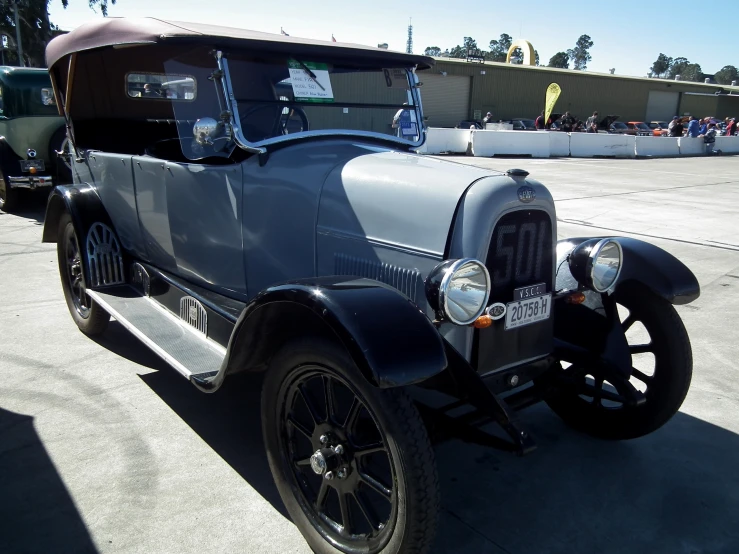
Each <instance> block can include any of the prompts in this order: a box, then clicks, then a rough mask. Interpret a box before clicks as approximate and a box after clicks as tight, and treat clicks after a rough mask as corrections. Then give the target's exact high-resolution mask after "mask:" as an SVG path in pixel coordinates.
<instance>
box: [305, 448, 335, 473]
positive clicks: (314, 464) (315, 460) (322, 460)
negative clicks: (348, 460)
mask: <svg viewBox="0 0 739 554" xmlns="http://www.w3.org/2000/svg"><path fill="white" fill-rule="evenodd" d="M338 466H339V457H338V456H337V454H336V453H335V452H334V451H333V450H331V449H330V448H321V449H319V450H316V451H315V452H314V453H313V455H312V456H311V457H310V467H311V469H312V470H313V472H314V473H315V474H316V475H323V474H325V473H326V472H327V471H332V470H334V469H336V468H337V467H338Z"/></svg>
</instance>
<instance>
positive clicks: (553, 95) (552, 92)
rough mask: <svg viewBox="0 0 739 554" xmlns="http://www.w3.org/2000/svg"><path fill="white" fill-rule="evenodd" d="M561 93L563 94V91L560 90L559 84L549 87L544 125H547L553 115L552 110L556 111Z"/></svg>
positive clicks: (545, 103)
mask: <svg viewBox="0 0 739 554" xmlns="http://www.w3.org/2000/svg"><path fill="white" fill-rule="evenodd" d="M560 92H562V89H561V88H559V85H558V84H557V83H552V84H550V85H549V86H548V87H547V98H546V100H545V102H544V125H546V124H547V121H549V116H550V115H552V110H554V105H555V104H556V103H557V98H559V93H560Z"/></svg>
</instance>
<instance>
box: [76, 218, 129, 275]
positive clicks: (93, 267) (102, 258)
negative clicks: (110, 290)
mask: <svg viewBox="0 0 739 554" xmlns="http://www.w3.org/2000/svg"><path fill="white" fill-rule="evenodd" d="M85 251H86V252H87V263H88V266H89V268H90V277H91V281H92V282H91V283H90V285H89V286H91V287H100V286H103V285H120V284H123V282H124V281H125V279H124V277H123V255H122V254H121V245H120V244H119V243H118V239H117V238H116V236H115V233H113V231H112V230H111V228H110V227H108V226H107V225H104V224H103V223H100V222H97V223H93V225H92V226H91V227H90V230H89V231H88V233H87V241H86V244H85Z"/></svg>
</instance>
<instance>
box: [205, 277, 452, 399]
mask: <svg viewBox="0 0 739 554" xmlns="http://www.w3.org/2000/svg"><path fill="white" fill-rule="evenodd" d="M314 333H329V336H332V337H334V338H336V339H338V341H339V342H340V343H341V344H342V345H343V346H344V348H345V349H346V350H347V352H348V353H349V355H350V356H351V358H352V360H353V361H354V362H355V363H356V365H357V367H358V368H359V370H360V371H361V372H362V374H363V375H364V377H365V378H366V379H367V380H368V381H369V382H370V383H372V384H374V385H375V386H377V387H380V388H390V387H401V386H405V385H411V384H414V383H419V382H421V381H424V380H426V379H428V378H430V377H432V376H434V375H436V374H438V373H440V372H441V371H443V370H444V369H445V368H446V367H447V357H446V353H445V347H444V341H443V339H442V337H441V335H440V334H439V332H438V331H437V329H436V328H435V327H434V326H433V324H432V323H431V321H430V320H429V319H428V317H426V315H425V314H424V313H423V312H422V311H421V310H420V309H419V308H418V306H416V305H415V304H413V302H412V301H411V300H410V299H409V298H408V297H406V296H404V295H403V294H402V293H401V292H399V291H398V290H397V289H395V288H393V287H390V286H387V285H385V284H383V283H380V282H378V281H374V280H371V279H360V278H352V277H341V276H338V277H337V276H333V277H317V278H312V279H304V280H299V281H291V282H289V283H285V284H279V285H276V286H272V287H270V288H268V289H266V290H265V291H263V292H261V293H260V294H259V295H257V296H256V298H254V300H252V301H251V302H250V303H249V304H247V306H246V307H245V308H244V310H243V312H242V313H241V316H240V317H239V319H238V320H237V322H236V325H235V327H234V330H233V333H232V334H231V339H230V340H229V344H228V349H227V353H226V358H225V359H224V361H223V364H222V366H221V369H220V370H219V372H218V374H217V375H215V376H213V378H212V379H210V380H196V379H194V380H193V383H194V384H195V385H196V386H198V387H199V388H200V389H202V390H204V391H206V392H211V391H214V390H216V389H217V388H218V387H220V385H221V384H222V382H223V380H224V378H225V376H226V375H228V374H231V373H237V372H239V371H258V370H262V369H265V368H266V367H267V366H268V364H269V361H270V359H271V357H272V356H273V355H274V354H275V353H276V351H277V350H278V349H279V348H280V347H281V346H282V345H283V344H285V343H286V341H288V340H290V339H291V338H293V337H297V336H305V335H309V334H314Z"/></svg>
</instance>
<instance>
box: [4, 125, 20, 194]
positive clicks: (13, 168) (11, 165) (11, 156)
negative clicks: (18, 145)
mask: <svg viewBox="0 0 739 554" xmlns="http://www.w3.org/2000/svg"><path fill="white" fill-rule="evenodd" d="M20 160H21V157H20V156H19V155H18V154H17V153H16V152H15V150H13V148H12V147H11V146H10V144H8V141H7V140H6V139H5V137H4V136H0V172H1V173H2V177H3V178H7V177H11V176H12V177H17V176H19V175H21V174H22V172H21V166H20V165H19V164H18V162H19V161H20ZM6 184H7V183H6Z"/></svg>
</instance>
